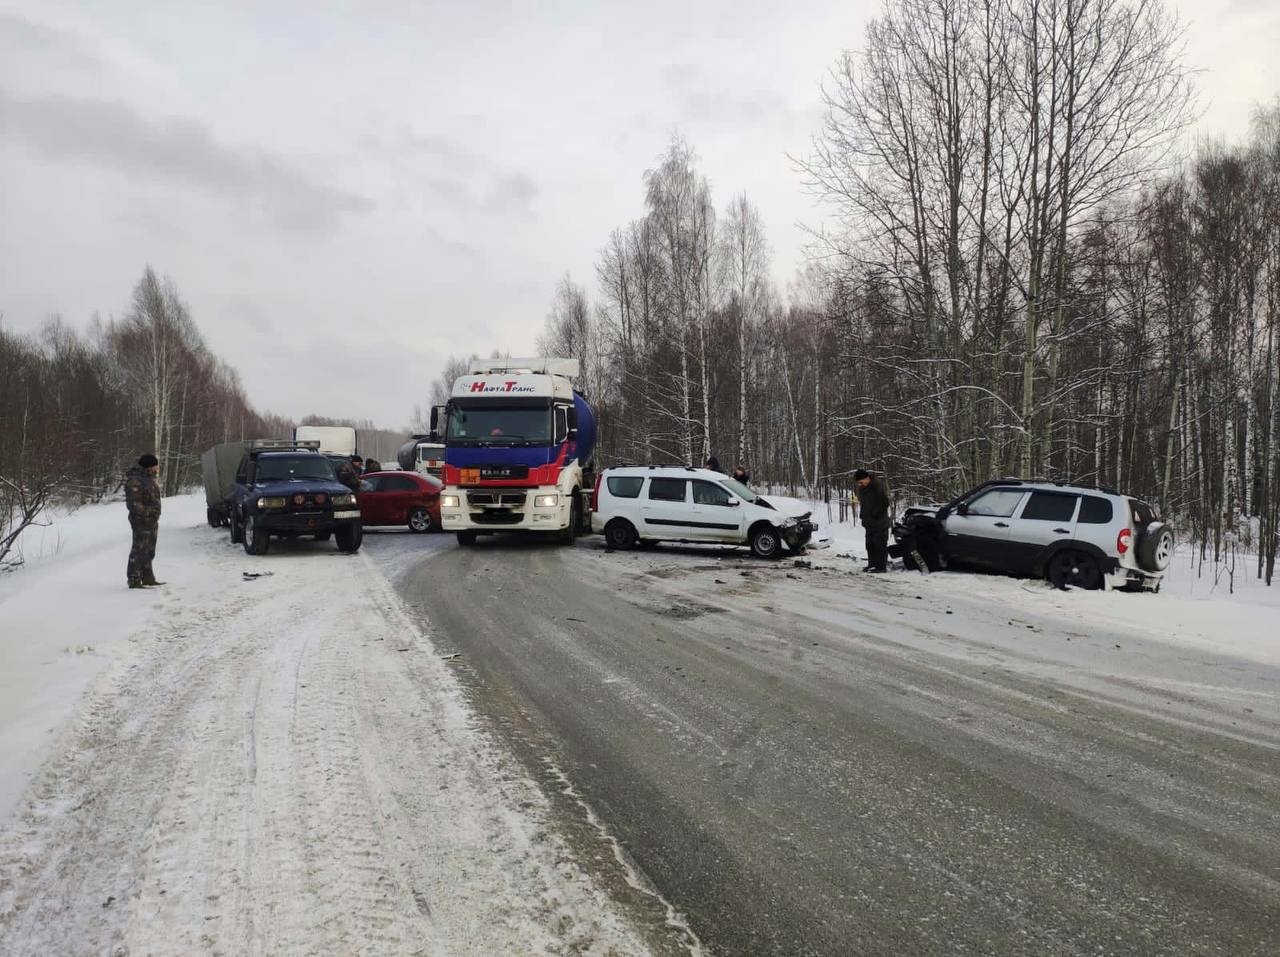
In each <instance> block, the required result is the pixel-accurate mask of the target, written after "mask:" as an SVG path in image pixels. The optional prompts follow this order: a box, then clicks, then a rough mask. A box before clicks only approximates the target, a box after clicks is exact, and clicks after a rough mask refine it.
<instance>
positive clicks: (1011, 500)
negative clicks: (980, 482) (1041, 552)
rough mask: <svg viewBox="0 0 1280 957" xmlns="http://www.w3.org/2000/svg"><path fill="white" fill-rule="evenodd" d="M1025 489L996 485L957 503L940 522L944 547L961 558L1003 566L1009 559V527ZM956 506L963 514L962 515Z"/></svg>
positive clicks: (965, 560)
mask: <svg viewBox="0 0 1280 957" xmlns="http://www.w3.org/2000/svg"><path fill="white" fill-rule="evenodd" d="M1025 497H1026V490H1025V489H1021V488H1008V487H1004V486H997V487H994V488H987V489H982V490H981V491H979V492H978V493H977V494H976V495H974V496H973V497H972V498H969V499H967V500H965V501H964V502H962V503H960V506H958V507H957V511H955V512H952V513H951V514H950V515H948V516H947V519H946V521H945V522H944V523H943V527H944V529H945V537H944V539H943V547H944V549H945V551H946V553H947V555H948V556H949V557H951V558H954V559H957V560H959V561H961V562H968V563H971V564H974V565H987V566H992V567H995V568H1003V567H1004V566H1005V565H1006V564H1007V563H1008V555H1007V550H1008V546H1009V529H1010V526H1011V525H1012V522H1013V514H1014V512H1016V511H1017V510H1018V506H1019V505H1021V504H1022V500H1023V498H1025ZM959 508H964V509H965V510H966V514H964V515H961V514H960V512H959V510H958V509H959Z"/></svg>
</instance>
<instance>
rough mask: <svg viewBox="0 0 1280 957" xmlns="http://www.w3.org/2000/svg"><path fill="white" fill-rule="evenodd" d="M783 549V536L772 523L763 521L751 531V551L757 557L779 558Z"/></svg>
mask: <svg viewBox="0 0 1280 957" xmlns="http://www.w3.org/2000/svg"><path fill="white" fill-rule="evenodd" d="M781 551H782V537H781V536H780V535H779V534H778V530H777V529H776V528H774V527H773V526H772V525H769V524H767V523H761V524H759V525H757V526H756V527H755V528H754V529H752V531H751V553H752V554H753V555H755V556H756V558H777V557H778V554H779V552H781Z"/></svg>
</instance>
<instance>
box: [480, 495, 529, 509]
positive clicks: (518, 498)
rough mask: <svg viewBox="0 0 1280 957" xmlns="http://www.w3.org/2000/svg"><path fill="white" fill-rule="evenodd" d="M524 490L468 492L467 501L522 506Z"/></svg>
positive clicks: (481, 503)
mask: <svg viewBox="0 0 1280 957" xmlns="http://www.w3.org/2000/svg"><path fill="white" fill-rule="evenodd" d="M524 499H525V493H524V492H468V493H467V502H468V503H469V504H471V505H518V506H520V507H523V506H524Z"/></svg>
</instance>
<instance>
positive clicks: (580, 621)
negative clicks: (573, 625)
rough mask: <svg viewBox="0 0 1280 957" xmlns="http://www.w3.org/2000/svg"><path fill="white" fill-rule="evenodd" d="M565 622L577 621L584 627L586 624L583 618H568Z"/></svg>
mask: <svg viewBox="0 0 1280 957" xmlns="http://www.w3.org/2000/svg"><path fill="white" fill-rule="evenodd" d="M565 621H576V622H579V623H581V624H584V625H585V624H586V620H585V619H583V618H566V619H565Z"/></svg>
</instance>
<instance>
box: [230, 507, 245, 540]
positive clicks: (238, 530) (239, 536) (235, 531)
mask: <svg viewBox="0 0 1280 957" xmlns="http://www.w3.org/2000/svg"><path fill="white" fill-rule="evenodd" d="M227 524H229V525H230V526H231V544H232V545H239V544H241V543H242V542H243V541H244V526H243V525H241V524H240V521H239V519H237V518H236V513H235V512H232V513H231V521H230V522H228V523H227Z"/></svg>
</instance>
